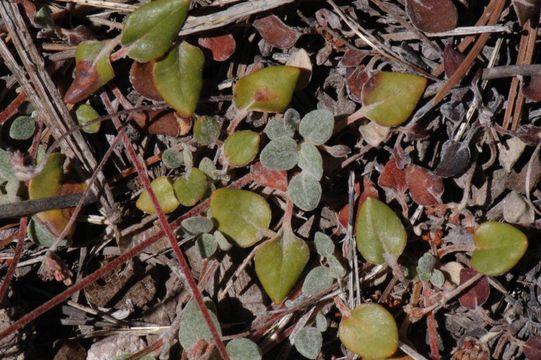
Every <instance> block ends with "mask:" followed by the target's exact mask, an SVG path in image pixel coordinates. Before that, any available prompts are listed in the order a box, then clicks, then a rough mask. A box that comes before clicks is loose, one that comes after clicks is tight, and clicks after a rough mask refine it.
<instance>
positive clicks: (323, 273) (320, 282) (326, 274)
mask: <svg viewBox="0 0 541 360" xmlns="http://www.w3.org/2000/svg"><path fill="white" fill-rule="evenodd" d="M333 281H334V279H333V274H332V272H331V270H330V269H329V268H328V267H325V266H318V267H315V268H313V269H312V270H310V272H309V273H308V275H306V279H304V283H303V284H302V294H303V295H305V296H308V297H309V296H312V295H315V294H317V293H320V292H322V291H323V290H325V289H327V288H329V287H330V286H331V285H332V283H333Z"/></svg>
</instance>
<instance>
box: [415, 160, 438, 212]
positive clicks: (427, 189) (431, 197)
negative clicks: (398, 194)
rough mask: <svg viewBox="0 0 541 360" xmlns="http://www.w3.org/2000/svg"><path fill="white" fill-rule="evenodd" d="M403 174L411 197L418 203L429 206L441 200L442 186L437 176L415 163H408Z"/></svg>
mask: <svg viewBox="0 0 541 360" xmlns="http://www.w3.org/2000/svg"><path fill="white" fill-rule="evenodd" d="M405 174H406V184H407V185H408V188H409V191H410V195H411V198H412V199H413V201H415V202H416V203H417V204H418V205H423V206H431V205H436V204H439V203H440V202H441V196H442V194H443V191H444V187H443V181H442V180H441V178H440V177H439V176H437V175H435V174H433V173H432V172H430V171H428V170H427V169H425V168H423V167H421V166H417V165H408V166H407V167H406V172H405Z"/></svg>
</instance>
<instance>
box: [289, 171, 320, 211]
mask: <svg viewBox="0 0 541 360" xmlns="http://www.w3.org/2000/svg"><path fill="white" fill-rule="evenodd" d="M321 191H322V190H321V185H320V184H319V181H318V180H317V179H316V178H315V177H313V176H312V175H311V174H309V173H306V172H304V171H303V172H301V173H300V174H297V175H295V176H293V178H292V179H291V181H290V182H289V185H288V187H287V192H288V194H289V197H290V198H291V201H293V204H295V205H296V206H297V207H299V208H300V209H302V210H304V211H312V210H314V209H315V208H317V206H318V205H319V201H320V200H321Z"/></svg>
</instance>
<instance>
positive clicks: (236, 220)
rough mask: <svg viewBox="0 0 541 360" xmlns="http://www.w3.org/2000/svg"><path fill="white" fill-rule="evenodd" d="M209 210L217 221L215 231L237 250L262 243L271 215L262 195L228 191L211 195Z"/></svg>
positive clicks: (222, 189)
mask: <svg viewBox="0 0 541 360" xmlns="http://www.w3.org/2000/svg"><path fill="white" fill-rule="evenodd" d="M210 210H211V211H212V216H213V217H214V218H215V219H216V221H217V222H218V230H220V232H222V233H223V234H224V235H226V236H228V237H230V238H231V239H232V240H233V241H234V242H235V243H236V244H237V245H238V246H240V247H249V246H252V245H253V244H255V243H256V242H258V241H259V240H261V238H262V237H263V235H264V233H265V232H266V231H267V230H268V228H269V225H270V222H271V216H272V214H271V209H270V206H269V204H268V203H267V201H266V200H265V199H264V198H263V197H262V196H261V195H258V194H256V193H253V192H251V191H247V190H237V189H227V188H221V189H218V190H216V191H214V192H213V193H212V195H211V197H210Z"/></svg>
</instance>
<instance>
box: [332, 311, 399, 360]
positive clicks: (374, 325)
mask: <svg viewBox="0 0 541 360" xmlns="http://www.w3.org/2000/svg"><path fill="white" fill-rule="evenodd" d="M338 337H339V338H340V341H342V344H344V346H345V347H346V348H347V349H348V350H350V351H352V352H354V353H355V354H357V355H359V356H361V357H363V358H367V359H384V358H387V357H390V356H392V355H393V354H394V353H395V352H396V350H397V348H398V327H397V326H396V321H395V320H394V318H393V316H392V315H391V313H389V312H388V311H387V310H386V309H385V308H384V307H383V306H381V305H377V304H362V305H359V306H357V307H356V308H355V309H353V310H351V315H350V316H348V317H343V318H342V321H341V322H340V326H339V328H338Z"/></svg>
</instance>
